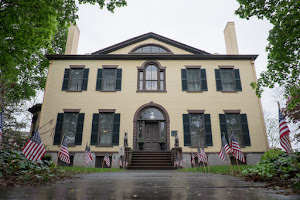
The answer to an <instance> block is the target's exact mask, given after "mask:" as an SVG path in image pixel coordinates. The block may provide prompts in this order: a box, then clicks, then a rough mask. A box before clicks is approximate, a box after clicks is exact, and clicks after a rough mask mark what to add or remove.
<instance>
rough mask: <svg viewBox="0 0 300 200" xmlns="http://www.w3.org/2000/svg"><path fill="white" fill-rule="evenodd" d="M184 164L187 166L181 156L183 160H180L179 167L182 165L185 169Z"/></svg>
mask: <svg viewBox="0 0 300 200" xmlns="http://www.w3.org/2000/svg"><path fill="white" fill-rule="evenodd" d="M184 164H185V161H184V159H183V157H182V156H181V158H180V160H179V165H180V166H181V167H183V166H184Z"/></svg>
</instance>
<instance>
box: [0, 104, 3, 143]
mask: <svg viewBox="0 0 300 200" xmlns="http://www.w3.org/2000/svg"><path fill="white" fill-rule="evenodd" d="M2 126H3V110H2V111H1V114H0V147H1V137H2Z"/></svg>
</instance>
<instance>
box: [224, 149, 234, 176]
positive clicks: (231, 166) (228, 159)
mask: <svg viewBox="0 0 300 200" xmlns="http://www.w3.org/2000/svg"><path fill="white" fill-rule="evenodd" d="M226 154H227V153H226ZM227 157H228V160H229V164H230V167H231V173H233V167H232V164H231V159H230V156H229V154H227Z"/></svg>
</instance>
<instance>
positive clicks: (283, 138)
mask: <svg viewBox="0 0 300 200" xmlns="http://www.w3.org/2000/svg"><path fill="white" fill-rule="evenodd" d="M278 105H279V104H278ZM278 110H279V134H280V145H281V146H282V148H284V150H285V151H286V152H287V153H291V151H292V146H291V142H290V136H289V135H290V130H289V127H288V125H287V123H286V121H285V119H284V116H283V114H282V112H281V111H280V108H278Z"/></svg>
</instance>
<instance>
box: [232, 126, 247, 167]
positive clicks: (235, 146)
mask: <svg viewBox="0 0 300 200" xmlns="http://www.w3.org/2000/svg"><path fill="white" fill-rule="evenodd" d="M230 148H231V151H232V154H233V156H234V157H235V158H236V159H238V160H240V161H242V162H246V160H245V157H244V155H243V153H242V150H241V148H240V145H239V143H238V142H237V140H236V137H235V135H234V134H233V132H231V144H230Z"/></svg>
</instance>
